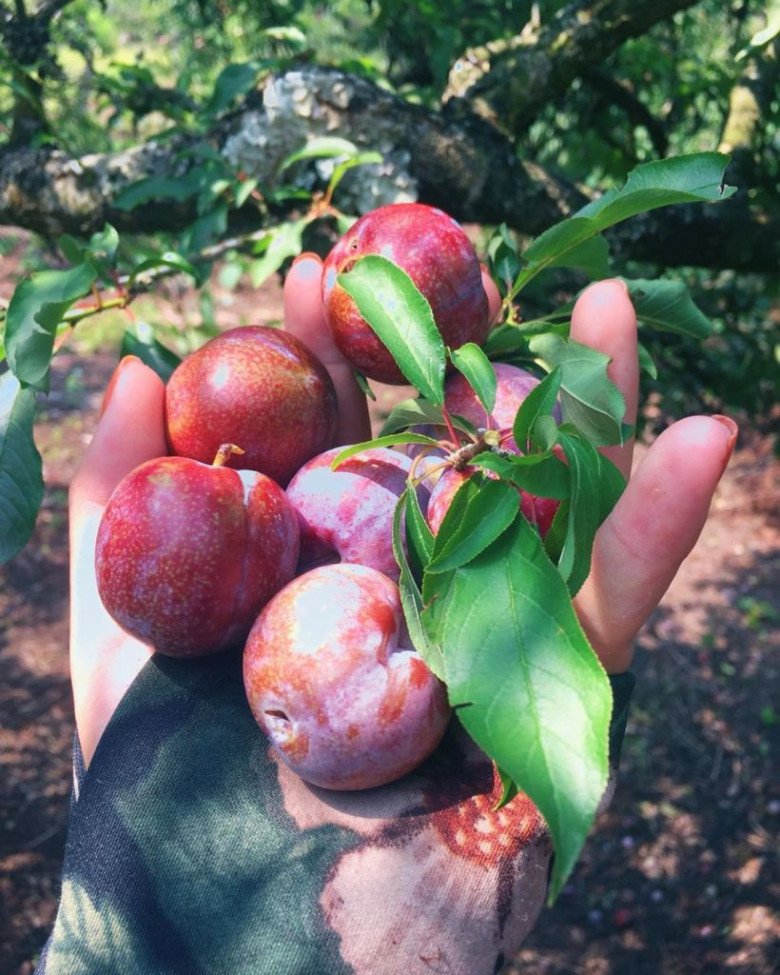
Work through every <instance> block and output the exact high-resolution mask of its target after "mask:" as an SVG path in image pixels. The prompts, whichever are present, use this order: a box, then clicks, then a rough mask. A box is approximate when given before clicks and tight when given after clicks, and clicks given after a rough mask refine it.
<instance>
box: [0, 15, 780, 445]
mask: <svg viewBox="0 0 780 975" xmlns="http://www.w3.org/2000/svg"><path fill="white" fill-rule="evenodd" d="M25 4H26V5H27V8H29V9H27V15H28V17H27V20H26V21H20V18H19V13H20V11H22V10H24V9H26V8H25ZM563 6H564V5H563V4H561V3H559V2H555V0H542V2H536V3H529V2H526V0H499V2H492V0H486V2H480V0H469V2H466V0H451V2H450V3H448V4H440V3H437V2H433V0H335V2H332V3H327V4H325V3H321V2H312V0H274V2H253V0H244V2H241V0H239V2H228V0H136V2H134V3H132V4H127V3H125V2H121V0H102V2H99V3H96V2H94V0H72V2H69V3H68V2H59V3H58V2H57V0H51V2H48V3H47V0H41V2H40V3H38V5H37V6H36V4H35V3H34V2H33V0H24V3H22V0H19V3H16V4H14V5H12V4H10V3H3V4H1V5H0V28H2V29H0V36H1V39H2V44H0V138H2V139H5V141H6V146H5V147H3V148H0V152H2V151H7V150H8V149H9V148H13V147H14V146H15V145H16V144H18V142H19V140H20V138H21V136H20V132H21V133H22V134H24V133H26V136H25V138H27V139H28V141H29V143H30V144H32V145H45V144H47V143H48V144H52V145H56V146H57V147H59V148H62V149H64V150H66V151H67V152H68V153H69V154H71V155H72V156H75V157H78V156H82V155H84V154H86V153H94V152H116V151H118V150H122V149H125V148H128V147H131V146H134V145H136V144H138V143H139V142H142V141H146V140H149V139H152V138H155V139H157V140H164V139H166V138H170V137H172V136H173V135H175V134H176V133H181V132H182V131H193V132H197V131H199V130H204V129H205V127H207V126H208V124H209V122H210V121H211V120H212V119H213V117H214V115H215V109H217V110H219V111H226V110H228V109H229V108H230V107H231V105H232V104H234V96H235V97H242V96H244V95H245V94H248V93H249V92H250V91H251V89H252V87H253V86H254V85H255V84H256V82H257V80H258V79H260V78H262V76H263V72H264V71H267V70H273V69H274V68H275V67H278V66H283V65H286V64H290V63H293V62H295V61H305V62H310V63H311V62H314V63H318V64H324V65H330V66H335V67H339V68H341V69H343V70H345V71H348V72H351V73H353V74H360V75H363V76H365V77H367V78H370V79H371V80H373V81H374V82H376V83H378V84H379V85H381V86H382V87H384V88H386V89H389V90H391V91H393V92H395V93H397V94H398V95H400V96H401V97H403V98H405V99H408V100H410V101H413V102H417V103H419V104H421V105H424V106H427V107H429V108H434V109H436V108H438V107H440V106H441V105H442V99H443V96H444V95H445V93H446V91H447V87H448V84H449V79H450V76H451V72H452V69H453V65H456V64H457V63H458V61H459V59H463V58H464V56H465V57H466V59H468V57H469V56H470V54H469V52H472V54H473V52H476V55H475V57H476V59H477V60H478V59H479V51H480V45H496V44H499V45H500V44H501V43H502V42H504V41H508V40H509V39H511V38H513V37H515V36H517V35H518V32H520V31H521V30H523V29H524V30H526V31H528V30H529V28H533V26H534V25H538V24H540V23H541V24H544V23H546V22H547V21H549V20H550V19H551V18H552V17H554V15H555V14H556V13H557V12H559V11H560V10H561V8H562V7H563ZM678 6H680V5H678ZM47 8H48V10H47V12H48V14H49V17H48V19H47V20H46V24H45V29H46V30H47V31H48V32H49V33H48V36H49V40H48V42H47V43H45V44H44V45H43V46H41V45H40V44H38V46H37V47H36V39H35V36H34V30H33V28H35V27H36V25H38V27H39V28H40V29H43V28H42V27H40V24H39V21H38V20H36V19H35V17H34V16H33V14H35V13H37V12H39V11H44V10H46V9H47ZM779 20H780V7H778V5H777V3H770V4H769V5H768V6H767V5H766V4H760V3H755V2H751V0H730V2H723V0H701V2H698V3H695V4H692V5H688V6H687V7H686V8H685V9H680V10H678V11H677V12H676V13H675V14H674V15H673V16H670V17H669V18H667V19H665V20H661V21H660V22H659V23H656V24H655V25H654V26H652V27H651V28H650V29H649V30H647V31H646V32H645V33H644V34H642V35H641V36H638V37H634V38H631V39H628V40H626V41H625V42H624V43H623V44H622V45H621V46H620V47H619V48H618V49H617V50H616V51H615V52H614V53H613V54H612V55H611V56H610V57H609V58H608V59H607V60H606V61H604V62H603V63H599V64H595V65H593V66H592V67H590V68H589V69H588V70H587V71H585V72H584V73H582V74H581V75H580V76H579V77H578V78H577V79H576V80H575V81H574V82H573V84H572V85H571V87H570V89H569V92H568V95H567V96H566V98H565V99H563V100H557V101H553V102H551V103H550V104H549V105H547V106H545V107H543V108H542V110H541V111H540V112H539V113H538V114H537V116H536V117H535V119H534V120H533V122H532V124H530V125H529V126H528V127H527V129H526V130H525V131H523V132H521V133H520V134H519V135H518V137H517V139H516V142H515V145H516V151H517V153H518V155H519V156H520V157H521V158H524V159H528V160H533V161H534V162H535V163H537V164H539V165H541V166H543V167H545V168H546V169H547V170H549V171H553V172H556V173H559V174H561V175H562V176H563V177H565V178H566V179H567V180H569V181H570V182H571V183H572V184H574V185H576V186H580V187H583V188H587V189H589V190H591V191H599V192H600V191H603V190H607V189H609V188H610V187H612V186H615V185H619V184H620V183H621V181H622V180H623V179H624V178H625V176H626V174H627V173H628V172H629V171H630V170H631V169H632V168H633V167H634V166H636V165H637V164H639V163H642V162H647V161H649V160H652V159H657V158H660V157H663V156H670V155H677V154H682V153H687V152H694V151H704V150H714V149H717V148H719V147H721V146H722V145H723V143H724V138H725V137H726V136H727V135H728V133H727V132H726V128H727V125H728V123H729V121H730V120H731V121H732V122H733V120H734V113H733V112H730V106H731V107H732V108H733V102H734V99H735V97H737V96H738V94H739V91H740V90H743V91H744V90H749V91H750V92H752V93H753V95H754V96H755V99H756V100H757V102H758V104H759V105H760V109H759V108H756V109H755V110H754V113H753V117H751V118H749V119H748V122H747V123H746V124H747V125H748V126H749V127H750V131H749V133H748V135H747V136H746V137H745V138H744V139H743V142H742V144H738V145H736V146H735V148H734V152H733V161H732V165H731V167H730V169H729V172H728V174H727V178H728V181H729V182H731V183H735V184H737V185H738V186H739V187H740V188H741V189H742V190H743V191H744V192H746V193H747V194H748V196H749V198H750V200H751V202H754V203H756V205H757V206H760V207H761V209H762V210H763V211H765V212H768V213H771V214H774V215H775V216H777V214H778V210H780V203H779V200H778V179H779V177H780V173H779V172H778V170H779V169H780V152H779V151H778V150H780V124H779V122H780V119H779V116H780V112H779V111H778V109H779V108H780V100H779V96H778V85H777V81H778V77H779V75H778V56H777V54H778V41H777V34H778V21H779ZM20 23H21V24H22V27H23V28H24V30H26V31H27V33H28V34H29V36H28V37H27V38H26V39H25V38H24V37H22V38H21V39H20V37H19V36H18V34H19V30H20V29H21V28H20V26H19V25H20ZM36 29H37V28H36ZM14 30H15V31H16V33H14ZM25 40H26V42H27V46H25ZM473 59H474V58H473V57H472V60H473ZM25 111H27V112H28V114H31V115H32V116H37V117H36V118H35V119H34V123H33V124H32V125H31V126H28V127H27V129H24V127H23V126H21V125H20V114H21V115H24V113H25ZM747 114H748V116H749V115H750V112H748V113H747ZM206 162H207V163H208V161H206ZM212 163H213V165H214V166H215V167H216V168H215V169H214V168H213V169H212V171H211V174H212V183H211V184H210V185H212V186H213V185H214V184H215V183H218V184H219V190H218V191H215V192H214V194H213V197H214V199H215V200H219V199H222V200H224V199H226V198H230V195H231V193H232V194H233V197H232V198H231V199H232V200H233V203H234V202H235V194H236V193H239V194H240V193H241V190H240V188H238V187H237V184H235V185H232V186H231V188H230V189H225V186H224V185H222V184H221V183H219V180H220V179H222V178H227V181H228V182H229V181H230V180H229V177H230V174H224V173H221V172H220V171H218V169H219V164H218V163H217V162H214V161H212ZM204 165H205V163H204ZM302 173H303V169H300V168H299V169H296V168H295V167H293V169H292V170H291V174H290V184H291V185H290V186H289V187H288V188H289V190H290V194H289V196H288V198H287V200H286V203H288V204H289V201H290V199H293V198H294V194H295V192H296V189H297V191H298V192H299V194H300V199H301V204H300V211H299V213H298V216H300V212H305V210H306V207H307V206H308V205H309V204H310V203H311V199H312V195H311V194H312V187H311V185H307V184H305V182H301V183H300V184H299V185H297V186H296V177H297V176H299V175H301V174H302ZM302 179H303V176H302V175H301V180H302ZM247 192H251V190H247ZM213 202H214V200H212V201H211V203H210V204H209V205H208V206H207V205H205V204H204V205H202V206H201V205H199V210H200V211H201V214H200V217H199V219H200V220H201V224H200V225H199V226H198V227H197V228H196V229H195V231H193V230H192V228H189V231H184V232H183V233H182V232H181V231H177V232H176V233H171V234H169V235H166V234H164V233H163V234H156V235H155V237H154V238H153V239H150V238H149V237H148V236H146V237H144V236H143V235H141V234H139V235H138V236H137V238H136V239H133V238H132V237H131V235H127V234H123V235H122V240H121V244H120V253H125V255H126V256H128V255H130V253H131V252H132V253H133V254H134V255H135V257H134V259H137V258H138V256H139V255H141V256H143V255H144V254H152V253H157V254H159V253H160V252H162V251H165V250H173V251H176V252H181V251H183V250H186V248H185V247H184V245H185V244H188V245H189V249H190V250H192V249H193V243H194V242H197V243H198V244H199V245H201V246H204V245H208V244H218V243H219V242H220V241H224V240H225V238H226V237H227V236H228V229H227V227H228V224H227V218H226V216H225V211H224V208H223V210H219V211H218V210H217V209H216V208H215V206H213V207H212V208H211V209H209V207H210V206H211V205H212V204H213ZM233 203H231V202H230V199H229V200H228V206H232V205H233ZM214 214H216V216H215V215H214ZM206 217H208V219H207V220H206V219H204V218H206ZM294 217H295V214H293V216H292V217H291V218H290V219H294ZM491 229H492V228H490V227H485V228H484V229H483V232H482V237H481V238H480V239H481V240H482V241H483V243H484V242H485V241H486V240H487V238H488V236H489V233H490V231H491ZM188 232H189V235H190V236H189V237H187V233H188ZM193 234H194V236H193ZM331 236H332V235H331ZM521 243H522V241H521ZM11 244H12V241H11ZM11 244H9V242H8V238H6V240H5V242H4V245H3V246H4V247H5V248H6V250H7V249H8V248H9V247H10V246H11ZM255 245H256V246H255V250H254V257H253V260H249V259H247V256H246V254H245V253H242V252H241V251H240V249H236V250H235V251H231V250H230V249H229V248H227V249H223V250H222V251H221V252H220V254H219V258H220V260H219V266H218V273H219V281H220V285H221V286H222V287H231V288H245V287H247V286H248V285H249V284H251V285H257V284H258V283H259V280H260V279H261V275H260V273H259V272H258V270H257V262H258V259H262V258H263V255H264V253H266V252H267V251H268V249H269V247H270V245H271V239H270V238H265V240H264V239H263V238H262V237H260V238H259V240H257V241H255ZM304 245H306V246H320V247H321V248H322V247H323V246H324V244H323V242H322V241H317V240H316V239H310V238H309V237H308V236H306V235H304V237H301V235H300V234H297V235H293V239H291V240H290V241H288V244H287V246H286V250H285V248H284V247H282V248H281V251H284V253H283V254H282V257H281V258H280V259H279V260H278V261H276V260H271V261H268V260H266V261H265V264H264V268H265V270H266V271H267V270H268V268H270V269H271V271H270V273H273V272H274V271H275V270H278V269H282V270H283V269H284V267H285V266H286V264H287V263H288V262H289V260H290V259H291V257H292V256H293V254H294V252H295V250H296V248H299V247H300V246H304ZM33 250H35V248H33ZM281 251H280V252H281ZM58 260H59V257H58V251H57V246H56V241H54V240H47V239H41V240H40V249H39V253H37V254H36V253H32V254H31V255H28V258H27V266H28V267H32V266H34V265H35V264H36V262H39V265H43V264H48V265H49V266H52V265H53V266H58ZM695 264H696V261H695V260H693V259H692V261H691V265H692V266H691V267H690V268H685V267H683V268H679V267H677V268H673V269H667V268H664V267H663V266H660V265H656V266H652V267H648V266H647V265H639V264H636V263H635V262H627V263H626V264H625V265H624V266H621V267H619V268H617V270H618V271H619V272H620V273H623V274H625V275H626V276H627V277H634V278H636V277H645V278H647V277H654V276H658V275H661V274H664V275H665V276H667V277H679V278H681V279H682V280H684V281H685V282H686V284H687V285H688V286H689V288H690V289H691V293H692V294H693V296H694V298H695V300H696V302H697V304H698V305H699V306H700V307H701V308H702V310H703V311H704V312H705V313H706V314H707V315H708V317H709V318H710V320H711V322H712V323H713V334H712V336H711V337H710V338H709V339H707V340H706V342H705V343H704V344H703V345H702V344H701V343H700V342H698V341H694V340H692V339H686V338H685V337H683V336H677V335H670V334H664V333H654V334H653V335H652V336H648V338H647V343H648V348H649V351H650V352H651V354H652V357H653V359H654V360H655V362H656V365H657V375H656V376H655V377H651V376H649V375H648V376H645V380H644V381H645V384H646V386H645V393H646V394H647V395H648V397H649V399H648V401H649V402H650V404H651V411H650V414H649V418H650V419H651V420H653V416H655V417H656V418H657V422H658V423H659V424H660V423H661V422H662V421H663V419H664V417H665V416H666V415H667V414H679V413H681V412H690V411H693V410H697V409H702V408H706V409H708V410H711V409H723V410H735V409H736V410H743V411H746V412H747V413H748V414H749V416H750V417H751V418H752V420H753V421H754V422H755V423H756V425H758V427H759V428H760V429H763V430H765V431H768V430H770V429H774V427H775V424H776V423H777V420H778V416H777V410H776V404H775V398H776V381H777V376H778V368H779V365H780V358H779V355H780V354H779V352H778V348H779V346H778V324H780V311H778V300H777V299H778V275H772V274H766V273H764V274H745V273H744V272H735V271H728V270H705V269H701V268H697V267H696V266H695ZM253 268H254V273H253ZM248 275H251V277H248ZM212 280H213V279H212V278H211V277H210V276H209V275H208V274H202V275H201V276H200V277H198V276H196V279H195V283H196V285H197V287H199V289H200V290H201V292H202V300H201V307H202V308H203V323H202V324H203V334H204V335H205V334H207V333H208V332H210V331H211V330H213V328H214V327H215V325H216V323H215V322H214V310H213V302H210V300H209V288H210V286H211V283H212ZM583 283H584V282H583V281H577V280H572V278H571V275H570V274H569V276H565V275H563V274H560V275H556V274H555V273H551V274H548V275H547V276H546V277H545V278H544V279H543V281H542V282H539V283H536V284H535V286H534V288H533V289H532V291H529V294H528V295H527V296H526V300H527V302H528V304H529V309H530V311H534V310H535V307H534V306H537V305H538V307H539V308H544V307H547V308H549V307H550V306H551V305H554V304H555V303H556V302H559V301H560V300H561V299H562V298H565V297H570V295H571V292H572V290H576V288H577V287H579V286H581V285H582V284H583ZM153 324H155V323H154V322H153ZM164 325H165V323H164V322H160V326H161V327H163V326H164ZM169 331H170V330H169ZM96 334H99V329H98V330H97V333H96ZM169 337H170V336H169ZM180 338H181V337H180ZM189 344H191V341H190V340H188V339H182V340H181V341H179V347H178V349H177V351H180V352H181V351H186V348H187V346H188V345H189ZM654 422H655V421H654Z"/></svg>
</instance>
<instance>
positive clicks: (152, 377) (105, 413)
mask: <svg viewBox="0 0 780 975" xmlns="http://www.w3.org/2000/svg"><path fill="white" fill-rule="evenodd" d="M164 396H165V388H164V386H163V382H162V380H161V379H160V377H159V376H158V375H157V374H156V373H155V372H154V371H153V370H152V369H150V368H149V367H148V366H145V365H144V364H143V363H142V362H141V360H140V359H138V358H137V357H136V356H132V355H130V356H125V358H124V359H122V361H121V362H120V363H119V365H118V366H117V368H116V370H115V372H114V375H113V376H112V377H111V381H110V383H109V384H108V388H107V390H106V394H105V397H104V399H103V409H102V414H101V418H100V422H99V423H98V427H97V430H96V431H95V435H94V437H93V438H92V441H91V442H90V445H89V447H88V448H87V450H86V452H85V454H84V458H83V460H82V462H81V465H80V466H79V469H78V472H77V473H76V476H75V477H74V479H73V482H72V484H71V489H70V502H71V506H73V505H76V506H78V505H79V504H81V503H82V502H84V501H92V502H95V503H97V504H105V503H106V502H107V501H108V499H109V497H110V496H111V492H112V491H113V490H114V488H115V487H116V486H117V484H118V483H119V482H120V481H121V480H122V478H123V477H124V476H125V474H128V473H129V472H130V471H131V470H132V469H133V468H134V467H137V466H138V465H139V464H141V463H143V461H145V460H150V459H151V458H152V457H162V456H164V455H165V454H167V452H168V450H167V447H166V443H165V428H164V421H163V401H164Z"/></svg>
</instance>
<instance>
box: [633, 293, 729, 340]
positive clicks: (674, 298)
mask: <svg viewBox="0 0 780 975" xmlns="http://www.w3.org/2000/svg"><path fill="white" fill-rule="evenodd" d="M626 284H627V285H628V289H629V293H630V295H631V301H632V302H633V305H634V308H635V309H636V317H637V319H638V320H639V322H640V324H642V325H649V326H651V327H652V328H657V329H660V330H661V331H664V332H675V333H677V334H678V335H688V336H690V337H691V338H695V339H706V338H708V337H709V336H710V335H711V334H712V323H711V322H710V320H709V319H708V318H707V316H706V315H705V314H704V312H702V311H700V309H699V308H697V307H696V305H695V304H694V302H693V299H692V298H691V296H690V294H689V292H688V288H687V286H686V285H685V283H684V282H683V281H660V280H659V281H648V280H645V279H639V278H635V279H634V280H631V281H626Z"/></svg>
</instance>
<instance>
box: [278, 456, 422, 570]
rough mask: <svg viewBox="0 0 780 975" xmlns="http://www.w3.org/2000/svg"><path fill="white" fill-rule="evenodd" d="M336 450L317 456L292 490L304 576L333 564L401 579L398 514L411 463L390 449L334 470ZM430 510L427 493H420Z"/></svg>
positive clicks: (289, 490)
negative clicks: (396, 537)
mask: <svg viewBox="0 0 780 975" xmlns="http://www.w3.org/2000/svg"><path fill="white" fill-rule="evenodd" d="M342 449H343V448H341V447H335V448H333V449H332V450H328V451H326V452H325V453H323V454H320V455H319V456H317V457H314V458H313V459H312V460H310V461H309V462H308V463H307V464H304V466H303V467H302V468H301V469H300V470H299V471H298V473H297V474H296V475H295V477H294V478H293V479H292V481H290V483H289V485H288V487H287V497H288V498H289V500H290V501H291V503H292V505H293V507H294V508H295V510H296V511H297V512H298V518H299V520H300V527H301V554H300V559H299V563H298V569H299V571H305V570H306V569H310V568H314V567H315V566H317V565H323V564H325V563H329V562H330V563H332V562H338V561H341V562H354V563H357V564H359V565H367V566H370V567H371V568H372V569H377V570H378V571H379V572H383V573H384V574H385V575H386V576H388V577H389V578H390V579H393V581H397V580H398V575H399V568H398V563H397V562H396V560H395V556H394V555H393V514H394V512H395V507H396V504H397V503H398V498H399V497H400V496H401V494H402V493H403V491H404V489H405V487H406V481H407V477H408V476H409V470H410V468H411V466H412V462H411V460H410V459H409V457H407V456H406V455H405V454H401V453H399V452H398V451H396V450H390V449H389V448H387V447H376V448H372V449H370V450H364V451H362V452H361V453H360V454H357V455H355V456H353V457H350V458H348V459H347V460H346V461H344V463H343V464H340V465H339V467H337V468H336V469H335V470H334V469H333V468H332V467H331V463H332V461H333V459H334V457H336V456H337V454H338V453H339V452H340V451H341V450H342ZM418 497H419V498H420V506H421V507H422V509H423V510H425V508H426V506H427V503H428V490H427V489H426V488H425V487H423V486H421V487H420V488H419V489H418Z"/></svg>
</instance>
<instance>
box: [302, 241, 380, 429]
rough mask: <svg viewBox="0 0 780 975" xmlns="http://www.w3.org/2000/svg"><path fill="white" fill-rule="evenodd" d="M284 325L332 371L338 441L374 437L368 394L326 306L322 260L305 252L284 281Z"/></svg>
mask: <svg viewBox="0 0 780 975" xmlns="http://www.w3.org/2000/svg"><path fill="white" fill-rule="evenodd" d="M284 327H285V329H286V330H287V331H288V332H290V333H291V334H292V335H295V336H296V337H297V338H299V339H300V340H301V341H302V342H304V343H305V344H306V345H307V346H308V347H309V348H310V349H311V351H312V352H313V353H314V354H315V355H316V356H317V358H318V359H319V360H320V362H322V364H323V365H324V366H325V368H326V369H327V370H328V372H329V373H330V377H331V379H332V380H333V385H334V386H335V387H336V397H337V401H338V411H339V421H338V428H337V433H336V443H337V444H339V445H340V444H351V443H360V442H361V441H363V440H368V438H369V437H370V436H371V426H370V423H369V419H368V405H367V403H366V397H365V395H364V393H363V391H362V390H361V388H360V386H358V384H357V381H356V379H355V372H354V370H353V368H352V366H350V364H349V363H348V362H347V361H346V360H345V359H344V358H343V356H342V355H341V353H340V352H339V350H338V349H337V348H336V344H335V342H334V341H333V339H332V337H331V334H330V329H329V328H328V326H327V323H326V321H325V314H324V311H323V306H322V261H321V260H320V259H319V257H317V255H316V254H308V253H304V254H301V255H300V257H298V258H297V259H296V261H295V262H294V263H293V266H292V267H291V268H290V271H289V274H288V275H287V278H286V279H285V282H284Z"/></svg>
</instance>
